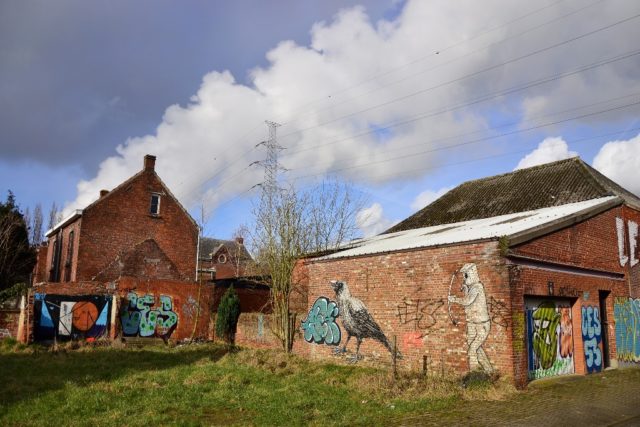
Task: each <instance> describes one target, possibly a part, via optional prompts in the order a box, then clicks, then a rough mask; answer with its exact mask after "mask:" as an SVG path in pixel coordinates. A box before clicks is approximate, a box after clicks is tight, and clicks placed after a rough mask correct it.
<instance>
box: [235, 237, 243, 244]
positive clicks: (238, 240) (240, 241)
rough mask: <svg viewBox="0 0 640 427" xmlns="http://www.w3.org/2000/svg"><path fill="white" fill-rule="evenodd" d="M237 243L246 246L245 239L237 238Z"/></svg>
mask: <svg viewBox="0 0 640 427" xmlns="http://www.w3.org/2000/svg"><path fill="white" fill-rule="evenodd" d="M236 243H237V244H239V245H244V238H242V237H236Z"/></svg>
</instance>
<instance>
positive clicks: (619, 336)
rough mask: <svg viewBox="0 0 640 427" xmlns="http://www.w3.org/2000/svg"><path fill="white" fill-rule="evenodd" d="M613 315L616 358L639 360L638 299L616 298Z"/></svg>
mask: <svg viewBox="0 0 640 427" xmlns="http://www.w3.org/2000/svg"><path fill="white" fill-rule="evenodd" d="M613 315H614V318H615V320H616V345H617V350H618V360H621V361H624V362H640V299H632V298H629V299H626V298H617V299H616V301H615V303H614V305H613Z"/></svg>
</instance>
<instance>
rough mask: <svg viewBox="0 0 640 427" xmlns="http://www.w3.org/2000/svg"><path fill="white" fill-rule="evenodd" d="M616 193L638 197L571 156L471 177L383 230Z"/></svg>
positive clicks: (636, 202) (634, 201)
mask: <svg viewBox="0 0 640 427" xmlns="http://www.w3.org/2000/svg"><path fill="white" fill-rule="evenodd" d="M612 195H616V196H619V197H621V198H622V199H624V201H625V203H627V204H628V205H631V206H635V207H640V198H638V197H637V196H635V195H634V194H632V193H631V192H629V191H627V190H625V189H624V188H622V187H620V186H619V185H618V184H616V183H615V182H613V181H611V180H610V179H609V178H607V177H605V176H604V175H602V174H601V173H600V172H598V171H597V170H595V169H594V168H592V167H591V166H589V165H588V164H586V163H585V162H583V161H582V160H581V159H580V158H578V157H573V158H570V159H566V160H560V161H557V162H552V163H546V164H543V165H539V166H534V167H531V168H526V169H520V170H517V171H514V172H510V173H506V174H502V175H495V176H491V177H488V178H482V179H477V180H473V181H467V182H465V183H463V184H460V185H459V186H457V187H456V188H454V189H453V190H451V191H449V192H448V193H446V194H445V195H444V196H442V197H440V198H439V199H438V200H436V201H435V202H433V203H431V204H430V205H428V206H426V207H425V208H423V209H421V210H420V211H418V212H416V213H415V214H413V215H412V216H410V217H409V218H407V219H405V220H404V221H401V222H400V223H398V224H396V225H395V226H393V227H391V228H390V229H389V230H387V231H386V232H385V233H392V232H396V231H403V230H411V229H414V228H421V227H428V226H433V225H440V224H450V223H455V222H460V221H469V220H472V219H480V218H490V217H494V216H497V215H506V214H511V213H516V212H524V211H529V210H535V209H540V208H546V207H551V206H560V205H564V204H567V203H575V202H581V201H585V200H591V199H596V198H599V197H605V196H612Z"/></svg>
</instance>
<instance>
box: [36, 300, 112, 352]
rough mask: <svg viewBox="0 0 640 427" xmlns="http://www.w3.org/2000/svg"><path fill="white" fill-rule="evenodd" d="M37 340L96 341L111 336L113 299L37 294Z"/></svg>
mask: <svg viewBox="0 0 640 427" xmlns="http://www.w3.org/2000/svg"><path fill="white" fill-rule="evenodd" d="M34 314H35V319H34V320H35V328H34V339H35V340H36V341H47V340H53V339H72V340H77V339H95V338H98V337H102V336H105V335H107V333H108V329H109V323H110V320H111V319H110V317H111V297H110V296H105V295H88V296H69V295H45V294H35V299H34Z"/></svg>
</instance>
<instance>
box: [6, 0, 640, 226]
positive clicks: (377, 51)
mask: <svg viewBox="0 0 640 427" xmlns="http://www.w3.org/2000/svg"><path fill="white" fill-rule="evenodd" d="M637 40H640V5H639V4H637V3H636V2H629V1H627V0H543V1H540V2H530V1H520V0H518V1H515V0H514V1H508V2H507V1H496V0H485V1H483V2H478V1H475V0H460V1H456V2H451V1H447V0H433V1H429V2H427V1H420V0H407V1H397V0H378V1H361V2H359V1H355V0H354V1H352V0H348V1H344V0H343V1H339V0H324V1H312V0H297V1H295V0H281V1H277V2H264V1H257V0H241V1H234V2H222V1H210V2H203V1H195V0H193V1H182V2H173V1H168V0H140V1H129V0H127V1H119V0H114V1H110V2H85V1H79V0H60V1H56V2H49V1H44V0H42V1H34V0H25V1H20V2H1V3H0V184H2V185H0V191H2V192H4V191H6V190H9V189H10V190H11V191H13V193H14V194H15V196H16V200H17V202H18V204H19V205H20V206H21V208H23V209H26V208H30V209H31V210H32V211H33V208H34V207H35V205H36V204H37V203H40V204H42V206H43V209H44V211H45V213H46V212H47V210H48V209H49V206H50V205H51V204H52V203H53V202H56V203H57V204H58V205H60V206H63V207H64V209H65V212H70V211H71V210H73V209H81V208H83V207H84V206H86V205H88V204H89V203H91V202H92V201H93V200H95V199H96V198H97V197H98V194H99V191H100V190H101V189H112V188H113V187H115V186H116V185H118V184H119V183H120V182H122V181H124V180H125V179H127V178H128V177H129V176H131V175H133V174H135V173H136V172H138V171H139V170H140V169H141V168H142V159H143V156H144V155H145V154H153V155H155V156H157V163H156V170H157V172H158V174H159V175H160V177H161V178H162V179H163V180H164V181H165V183H166V184H167V185H168V186H169V188H170V189H171V191H172V192H173V193H174V194H175V195H176V196H177V197H178V199H179V200H180V201H181V202H182V204H183V205H184V206H185V207H186V208H187V209H188V210H189V211H190V212H191V214H192V216H193V217H194V218H195V219H196V220H198V221H200V220H201V217H202V211H204V225H205V227H204V228H205V234H206V235H208V236H213V237H217V238H230V237H231V236H232V234H233V232H234V231H235V230H236V229H237V228H238V227H240V226H241V225H243V224H249V223H250V222H251V206H252V200H254V199H255V198H256V197H257V195H258V194H257V192H258V188H259V186H258V187H256V185H257V184H260V183H262V182H263V181H264V170H263V169H262V167H261V165H260V163H259V162H260V161H261V160H264V159H265V157H266V151H265V149H264V145H259V144H260V142H262V141H264V140H266V139H267V138H268V135H269V129H268V127H267V125H266V124H265V121H272V122H276V123H278V124H279V125H280V126H278V127H277V128H276V135H277V141H278V144H279V145H280V146H281V147H283V149H282V150H281V151H280V152H279V162H280V164H281V166H282V168H283V171H282V173H281V176H280V180H281V182H283V183H286V184H289V185H294V186H296V187H298V188H310V187H312V186H313V185H315V184H317V183H319V182H321V181H322V180H325V179H333V178H337V179H340V180H345V181H347V182H349V183H351V185H352V186H353V188H354V191H356V192H357V193H358V194H359V195H361V196H362V198H363V199H364V200H365V201H366V205H365V206H363V209H362V211H361V212H359V214H358V216H357V220H358V225H359V227H360V230H361V232H362V234H363V235H372V234H376V233H379V232H381V231H383V230H385V229H386V228H388V227H389V226H391V225H393V224H394V223H396V222H398V221H400V220H402V219H404V218H406V217H407V216H409V215H411V214H412V213H414V212H415V211H417V210H419V209H420V208H422V207H424V206H425V205H426V204H428V203H430V202H431V201H433V200H435V199H436V198H437V197H439V196H441V195H442V194H444V193H445V192H446V191H448V190H449V189H451V188H453V187H455V186H456V185H458V184H460V183H462V182H464V181H467V180H469V179H477V178H482V177H486V176H490V175H494V174H500V173H507V172H510V171H513V170H515V169H517V168H523V167H528V166H533V165H536V164H541V163H545V162H549V161H554V160H560V159H564V158H567V157H572V156H576V155H578V156H580V157H581V158H582V159H583V160H584V161H586V162H587V163H589V164H591V165H593V166H594V167H595V168H596V169H598V170H600V171H601V172H603V173H604V174H605V175H607V176H609V177H610V178H611V179H613V180H615V181H616V182H618V183H619V184H621V185H623V186H624V187H625V188H627V189H629V190H630V191H632V192H635V193H636V194H640V179H638V178H637V171H638V170H640V120H639V119H638V118H639V117H640V115H639V113H640V47H638V44H637ZM256 162H258V163H256Z"/></svg>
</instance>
